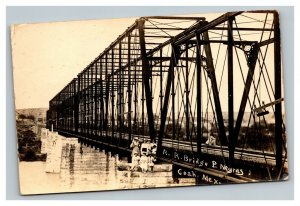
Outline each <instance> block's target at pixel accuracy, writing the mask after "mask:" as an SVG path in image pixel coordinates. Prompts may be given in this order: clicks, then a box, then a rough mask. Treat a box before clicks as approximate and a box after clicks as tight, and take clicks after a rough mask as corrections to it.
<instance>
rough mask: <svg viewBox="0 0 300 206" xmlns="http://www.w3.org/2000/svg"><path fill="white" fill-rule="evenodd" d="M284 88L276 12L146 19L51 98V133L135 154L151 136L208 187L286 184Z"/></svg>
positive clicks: (161, 154)
mask: <svg viewBox="0 0 300 206" xmlns="http://www.w3.org/2000/svg"><path fill="white" fill-rule="evenodd" d="M281 81H282V75H281V51H280V30H279V16H278V13H277V12H276V11H252V12H229V13H225V14H223V15H220V16H219V17H217V18H215V19H212V20H209V21H208V20H206V18H203V17H174V16H171V17H168V16H163V17H160V16H156V17H142V18H139V19H137V20H136V21H135V23H134V24H133V25H131V26H130V27H128V28H127V30H126V31H125V32H124V33H122V34H121V35H120V36H119V37H118V38H117V39H116V40H115V41H114V42H112V43H111V44H110V45H109V46H108V47H107V48H106V49H105V50H104V51H103V52H102V53H101V54H100V55H99V56H98V57H97V58H96V59H94V60H93V61H92V62H91V63H90V64H89V65H88V66H87V67H86V68H85V69H84V70H83V71H82V72H80V73H79V74H78V75H77V77H76V78H74V79H73V80H72V81H71V82H70V83H69V84H67V85H66V86H65V87H64V88H63V89H62V90H61V91H60V92H59V93H58V94H57V95H56V96H55V97H54V98H53V99H51V101H50V103H49V110H48V111H47V128H49V129H53V130H54V131H58V132H59V133H61V134H64V135H66V136H73V137H74V136H75V137H78V138H79V141H80V142H82V143H84V144H87V145H90V146H94V147H96V148H105V150H107V151H112V152H113V153H118V154H120V155H125V156H130V148H129V145H130V143H131V141H132V139H133V138H134V137H138V138H140V139H144V138H147V139H150V140H152V141H155V142H156V143H157V146H158V151H157V156H158V158H159V160H160V161H165V162H171V163H172V164H173V165H174V167H175V168H179V169H181V170H180V171H186V172H185V173H184V175H183V177H184V176H187V175H188V174H192V176H193V177H196V178H197V180H198V183H199V184H201V183H220V182H253V181H257V180H266V181H268V180H279V179H281V178H282V177H283V175H284V174H287V151H286V136H285V125H284V121H283V111H282V110H283V104H282V101H283V95H282V82H281ZM265 102H266V103H267V104H265ZM210 136H213V137H215V138H216V143H215V144H209V143H208V142H207V139H208V138H210ZM177 171H179V170H177ZM177 175H179V176H180V175H182V173H181V174H177Z"/></svg>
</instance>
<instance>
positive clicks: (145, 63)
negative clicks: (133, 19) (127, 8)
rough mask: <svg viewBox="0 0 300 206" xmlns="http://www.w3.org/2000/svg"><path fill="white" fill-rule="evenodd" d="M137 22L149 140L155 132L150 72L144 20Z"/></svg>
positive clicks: (154, 135) (153, 136) (152, 138)
mask: <svg viewBox="0 0 300 206" xmlns="http://www.w3.org/2000/svg"><path fill="white" fill-rule="evenodd" d="M137 24H138V29H139V40H140V50H141V57H142V76H143V84H144V89H145V95H146V107H147V114H148V126H149V135H150V139H151V141H155V137H156V132H155V128H154V117H153V106H152V94H151V88H150V84H149V80H150V78H151V75H152V73H151V71H150V66H149V61H148V59H147V56H146V43H145V31H144V25H145V20H143V19H140V20H138V22H137ZM143 98H144V97H143Z"/></svg>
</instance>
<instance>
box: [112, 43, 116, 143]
mask: <svg viewBox="0 0 300 206" xmlns="http://www.w3.org/2000/svg"><path fill="white" fill-rule="evenodd" d="M114 61H115V54H114V48H112V50H111V74H112V81H111V82H112V84H111V143H112V141H113V139H114V133H115V108H114V107H115V75H114Z"/></svg>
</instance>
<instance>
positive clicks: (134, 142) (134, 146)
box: [130, 137, 140, 157]
mask: <svg viewBox="0 0 300 206" xmlns="http://www.w3.org/2000/svg"><path fill="white" fill-rule="evenodd" d="M130 148H131V149H132V152H131V157H133V156H134V154H135V153H137V154H138V156H140V143H139V139H138V138H137V137H134V138H133V140H132V142H131V144H130Z"/></svg>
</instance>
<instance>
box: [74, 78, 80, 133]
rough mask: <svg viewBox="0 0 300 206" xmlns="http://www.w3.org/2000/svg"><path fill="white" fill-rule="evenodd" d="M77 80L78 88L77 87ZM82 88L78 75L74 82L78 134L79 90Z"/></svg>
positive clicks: (76, 129)
mask: <svg viewBox="0 0 300 206" xmlns="http://www.w3.org/2000/svg"><path fill="white" fill-rule="evenodd" d="M76 82H77V88H76ZM79 89H80V75H78V77H77V80H75V83H74V100H75V104H74V116H75V117H74V121H75V134H78V126H79V94H80V93H79V91H80V90H79Z"/></svg>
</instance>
